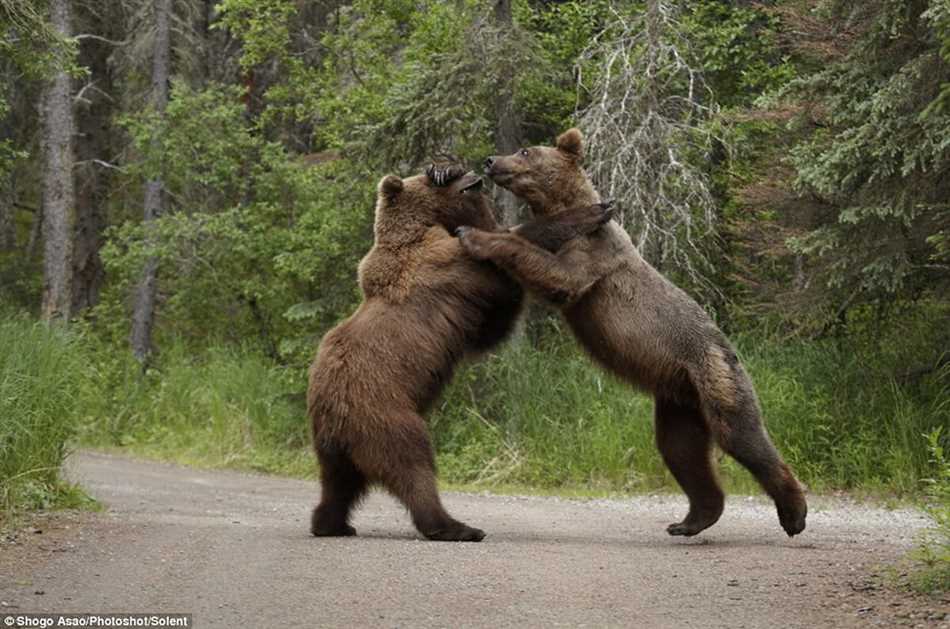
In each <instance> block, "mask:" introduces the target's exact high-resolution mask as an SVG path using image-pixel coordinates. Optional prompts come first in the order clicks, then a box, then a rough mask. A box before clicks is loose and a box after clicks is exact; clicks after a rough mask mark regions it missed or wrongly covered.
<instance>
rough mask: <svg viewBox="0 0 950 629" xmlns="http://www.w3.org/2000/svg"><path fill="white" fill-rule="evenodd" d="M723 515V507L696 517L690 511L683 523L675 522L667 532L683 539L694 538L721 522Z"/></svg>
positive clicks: (667, 528)
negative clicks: (720, 518)
mask: <svg viewBox="0 0 950 629" xmlns="http://www.w3.org/2000/svg"><path fill="white" fill-rule="evenodd" d="M720 515H722V507H719V508H717V509H714V510H712V511H709V512H708V513H705V514H703V515H694V513H693V512H692V510H690V513H689V515H687V516H686V519H685V520H683V521H682V522H674V523H673V524H670V525H669V526H668V527H666V532H667V533H669V534H670V535H681V536H683V537H692V536H693V535H696V534H697V533H699V532H701V531H705V530H706V529H708V528H709V527H710V526H712V525H713V524H715V523H716V522H718V521H719V516H720Z"/></svg>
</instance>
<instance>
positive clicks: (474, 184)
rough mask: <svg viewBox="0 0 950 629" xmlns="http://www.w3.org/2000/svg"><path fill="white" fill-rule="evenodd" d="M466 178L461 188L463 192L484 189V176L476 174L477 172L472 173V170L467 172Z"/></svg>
mask: <svg viewBox="0 0 950 629" xmlns="http://www.w3.org/2000/svg"><path fill="white" fill-rule="evenodd" d="M465 178H466V180H464V181H463V182H462V188H461V191H462V193H463V194H464V193H466V192H468V191H469V190H471V191H474V192H478V191H479V190H481V189H482V185H483V184H484V182H483V181H482V178H481V177H479V176H478V175H476V174H475V173H472V172H468V173H465Z"/></svg>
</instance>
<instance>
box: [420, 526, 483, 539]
mask: <svg viewBox="0 0 950 629" xmlns="http://www.w3.org/2000/svg"><path fill="white" fill-rule="evenodd" d="M425 536H426V538H428V539H430V540H432V541H434V542H480V541H482V540H483V539H485V531H483V530H481V529H476V528H474V527H471V526H466V525H464V524H459V525H458V526H452V527H449V528H447V529H443V530H441V531H433V532H431V533H425Z"/></svg>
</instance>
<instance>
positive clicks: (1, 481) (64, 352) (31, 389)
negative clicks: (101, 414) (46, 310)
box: [0, 317, 90, 528]
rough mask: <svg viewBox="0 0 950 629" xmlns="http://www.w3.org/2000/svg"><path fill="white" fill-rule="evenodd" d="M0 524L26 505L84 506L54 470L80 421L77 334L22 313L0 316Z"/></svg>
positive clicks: (81, 360) (83, 354)
mask: <svg viewBox="0 0 950 629" xmlns="http://www.w3.org/2000/svg"><path fill="white" fill-rule="evenodd" d="M0 347H2V348H3V351H2V352H0V528H5V527H6V526H7V525H8V524H9V523H11V522H13V521H14V518H15V516H16V515H18V514H19V513H21V512H23V511H25V510H30V509H47V508H54V507H75V506H81V505H87V504H89V503H90V500H89V498H87V497H86V496H85V494H83V493H82V491H81V490H79V489H78V488H77V487H75V486H73V485H71V484H69V483H67V482H65V481H64V480H62V478H61V476H60V466H61V464H62V462H63V459H64V457H65V455H66V452H67V443H68V442H69V439H70V438H71V437H72V436H73V435H74V434H75V431H76V427H77V426H78V424H79V423H80V420H81V416H80V413H81V407H82V405H83V404H82V399H83V394H84V390H85V389H84V385H85V383H86V382H87V380H86V376H87V366H88V360H87V359H88V351H87V348H86V347H85V346H84V344H83V341H82V339H81V338H80V337H79V336H77V335H75V334H71V333H68V332H67V331H65V330H63V329H59V328H56V327H49V326H46V325H44V324H40V323H35V322H32V321H30V320H29V319H27V318H25V317H7V318H2V319H0Z"/></svg>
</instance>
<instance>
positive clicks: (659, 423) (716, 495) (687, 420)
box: [655, 397, 725, 537]
mask: <svg viewBox="0 0 950 629" xmlns="http://www.w3.org/2000/svg"><path fill="white" fill-rule="evenodd" d="M655 414H656V443H657V447H658V448H659V450H660V454H661V455H662V456H663V461H664V463H666V466H667V467H668V468H669V469H670V472H672V473H673V477H674V478H675V479H676V482H677V483H679V486H680V487H682V488H683V491H684V492H686V496H687V497H688V498H689V513H687V515H686V518H685V519H684V520H683V521H682V522H676V523H673V524H670V525H669V526H668V527H667V529H666V531H667V533H669V534H670V535H684V536H687V537H689V536H692V535H696V534H697V533H699V532H700V531H703V530H705V529H707V528H709V527H710V526H712V525H713V524H715V523H716V522H717V521H718V520H719V516H721V515H722V510H723V506H724V503H725V496H724V494H723V491H722V488H721V487H720V486H719V480H718V478H717V477H716V471H715V469H714V468H713V461H712V438H711V435H710V434H709V428H708V427H707V426H706V422H705V421H704V420H703V416H702V413H700V411H699V410H698V409H695V408H690V407H687V406H684V405H681V404H677V403H676V402H674V401H672V400H669V399H663V398H662V397H657V399H656V411H655Z"/></svg>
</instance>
